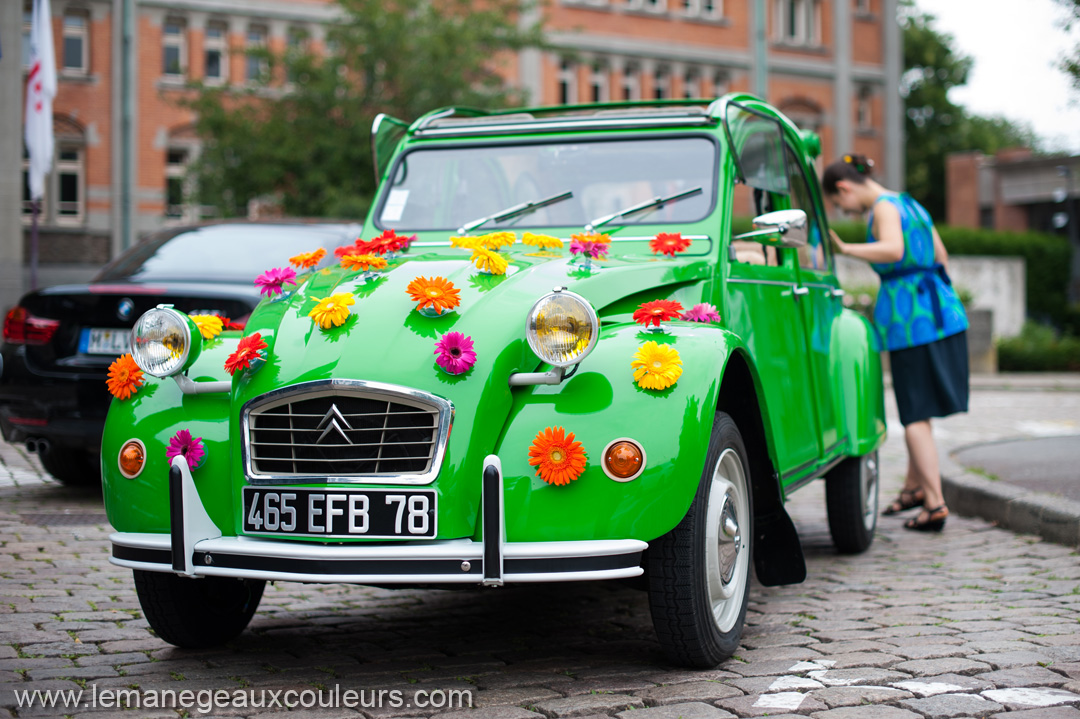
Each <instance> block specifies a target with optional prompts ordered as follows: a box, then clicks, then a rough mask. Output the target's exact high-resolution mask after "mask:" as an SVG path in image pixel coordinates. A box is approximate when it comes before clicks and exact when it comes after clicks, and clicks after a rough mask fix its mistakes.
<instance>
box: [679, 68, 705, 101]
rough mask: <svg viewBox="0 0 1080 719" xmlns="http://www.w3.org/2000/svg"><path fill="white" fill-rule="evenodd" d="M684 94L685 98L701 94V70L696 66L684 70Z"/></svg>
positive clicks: (688, 98)
mask: <svg viewBox="0 0 1080 719" xmlns="http://www.w3.org/2000/svg"><path fill="white" fill-rule="evenodd" d="M682 86H683V89H682V96H683V99H684V100H691V99H693V98H695V97H700V95H701V70H698V69H697V68H696V67H688V68H686V69H685V70H683V76H682Z"/></svg>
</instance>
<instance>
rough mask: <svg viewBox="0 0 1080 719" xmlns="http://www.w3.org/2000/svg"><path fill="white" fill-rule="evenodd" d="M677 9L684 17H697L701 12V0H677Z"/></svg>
mask: <svg viewBox="0 0 1080 719" xmlns="http://www.w3.org/2000/svg"><path fill="white" fill-rule="evenodd" d="M679 10H680V11H681V12H682V14H683V15H684V16H685V17H697V16H698V15H700V14H701V0H679Z"/></svg>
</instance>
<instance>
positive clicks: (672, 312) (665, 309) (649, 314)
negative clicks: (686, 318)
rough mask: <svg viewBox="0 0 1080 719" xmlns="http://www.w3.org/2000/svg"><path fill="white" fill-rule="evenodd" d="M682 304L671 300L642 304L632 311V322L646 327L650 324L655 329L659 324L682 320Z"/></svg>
mask: <svg viewBox="0 0 1080 719" xmlns="http://www.w3.org/2000/svg"><path fill="white" fill-rule="evenodd" d="M682 309H683V306H682V304H680V303H678V302H674V301H672V300H653V301H652V302H642V303H641V304H640V305H639V306H638V309H637V310H635V311H634V322H637V323H638V324H639V325H645V326H646V327H648V326H649V325H650V324H652V325H655V326H657V327H659V326H660V323H661V322H667V321H668V320H681V319H682Z"/></svg>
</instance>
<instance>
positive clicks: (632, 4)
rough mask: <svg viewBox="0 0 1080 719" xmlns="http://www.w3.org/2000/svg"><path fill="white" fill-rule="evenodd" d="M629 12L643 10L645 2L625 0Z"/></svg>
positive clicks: (641, 0)
mask: <svg viewBox="0 0 1080 719" xmlns="http://www.w3.org/2000/svg"><path fill="white" fill-rule="evenodd" d="M625 2H626V9H627V10H642V9H644V7H645V0H625Z"/></svg>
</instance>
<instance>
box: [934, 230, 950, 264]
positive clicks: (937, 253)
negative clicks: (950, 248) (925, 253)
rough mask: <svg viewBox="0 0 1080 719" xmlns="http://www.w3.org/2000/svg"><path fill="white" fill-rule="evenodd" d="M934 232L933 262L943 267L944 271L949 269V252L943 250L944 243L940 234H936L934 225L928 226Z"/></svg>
mask: <svg viewBox="0 0 1080 719" xmlns="http://www.w3.org/2000/svg"><path fill="white" fill-rule="evenodd" d="M930 229H931V230H932V231H933V233H934V262H937V263H938V264H940V265H941V266H942V267H944V268H945V272H948V271H949V253H948V252H947V251H946V250H945V243H944V242H942V241H941V235H939V234H938V231H937V228H936V227H931V228H930Z"/></svg>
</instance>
